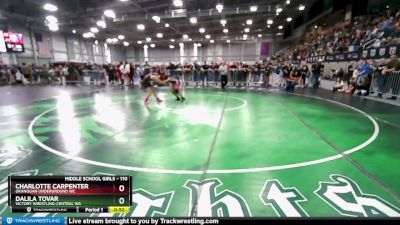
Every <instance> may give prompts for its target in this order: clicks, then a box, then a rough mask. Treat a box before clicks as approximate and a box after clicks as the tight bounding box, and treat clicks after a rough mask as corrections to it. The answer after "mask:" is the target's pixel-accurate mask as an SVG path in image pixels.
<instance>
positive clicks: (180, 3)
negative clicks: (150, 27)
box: [174, 0, 183, 7]
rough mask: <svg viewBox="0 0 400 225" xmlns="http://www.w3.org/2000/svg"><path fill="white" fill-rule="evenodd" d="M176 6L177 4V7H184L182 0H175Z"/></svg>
mask: <svg viewBox="0 0 400 225" xmlns="http://www.w3.org/2000/svg"><path fill="white" fill-rule="evenodd" d="M174 6H176V7H182V6H183V2H182V0H174Z"/></svg>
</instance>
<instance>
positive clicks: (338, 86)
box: [333, 77, 344, 92]
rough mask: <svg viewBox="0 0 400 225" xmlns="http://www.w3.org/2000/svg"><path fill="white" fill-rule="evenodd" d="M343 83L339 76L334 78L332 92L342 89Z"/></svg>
mask: <svg viewBox="0 0 400 225" xmlns="http://www.w3.org/2000/svg"><path fill="white" fill-rule="evenodd" d="M343 86H344V83H343V80H342V78H341V77H337V78H336V82H335V85H334V86H333V92H335V91H338V90H340V89H343Z"/></svg>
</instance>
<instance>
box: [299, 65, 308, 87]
mask: <svg viewBox="0 0 400 225" xmlns="http://www.w3.org/2000/svg"><path fill="white" fill-rule="evenodd" d="M300 74H301V76H300V81H299V84H300V85H299V87H301V88H304V86H305V83H306V78H307V74H308V66H307V64H303V66H302V67H301V72H300Z"/></svg>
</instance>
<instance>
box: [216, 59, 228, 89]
mask: <svg viewBox="0 0 400 225" xmlns="http://www.w3.org/2000/svg"><path fill="white" fill-rule="evenodd" d="M218 70H219V74H220V75H221V87H222V89H223V90H225V86H226V84H227V83H228V65H227V63H226V62H225V63H222V64H221V65H220V66H219V68H218Z"/></svg>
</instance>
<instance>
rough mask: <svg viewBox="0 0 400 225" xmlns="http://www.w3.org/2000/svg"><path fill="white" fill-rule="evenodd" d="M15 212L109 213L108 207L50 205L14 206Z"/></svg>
mask: <svg viewBox="0 0 400 225" xmlns="http://www.w3.org/2000/svg"><path fill="white" fill-rule="evenodd" d="M11 212H13V213H41V212H47V213H108V212H109V211H108V207H82V206H79V207H65V208H53V207H52V208H50V207H47V208H46V207H12V208H11Z"/></svg>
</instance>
